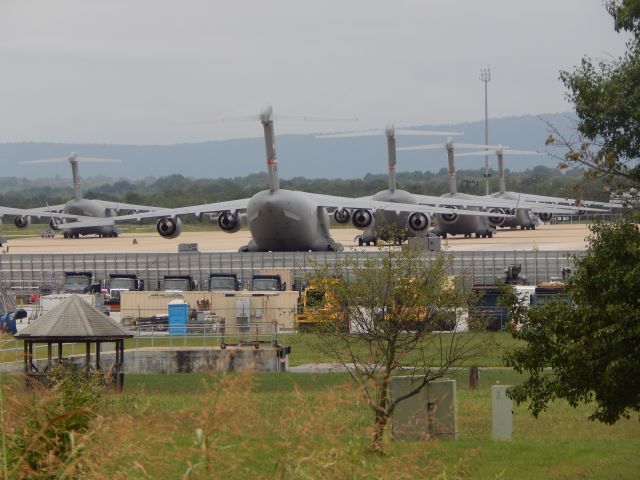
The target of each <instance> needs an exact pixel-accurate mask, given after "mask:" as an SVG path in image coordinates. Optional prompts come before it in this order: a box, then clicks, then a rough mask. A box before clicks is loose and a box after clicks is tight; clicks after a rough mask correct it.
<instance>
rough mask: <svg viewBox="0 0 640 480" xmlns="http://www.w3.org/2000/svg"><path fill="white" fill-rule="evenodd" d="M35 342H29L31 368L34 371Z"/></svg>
mask: <svg viewBox="0 0 640 480" xmlns="http://www.w3.org/2000/svg"><path fill="white" fill-rule="evenodd" d="M33 367H34V365H33V342H29V370H30V371H33Z"/></svg>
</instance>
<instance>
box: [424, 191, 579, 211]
mask: <svg viewBox="0 0 640 480" xmlns="http://www.w3.org/2000/svg"><path fill="white" fill-rule="evenodd" d="M412 195H413V197H414V198H415V199H416V200H417V201H418V203H419V204H421V205H433V206H438V207H446V206H452V207H460V208H472V207H477V208H516V207H517V208H526V209H529V210H533V211H536V210H538V211H545V212H549V211H551V212H553V213H572V212H575V210H577V208H575V207H573V208H572V207H570V206H568V205H567V206H562V207H559V206H558V207H555V206H551V205H548V204H547V205H543V206H541V205H540V203H537V202H528V201H524V198H522V199H520V201H518V199H517V198H515V199H513V200H510V199H508V198H491V197H488V198H468V199H467V198H452V197H434V196H430V195H415V194H412Z"/></svg>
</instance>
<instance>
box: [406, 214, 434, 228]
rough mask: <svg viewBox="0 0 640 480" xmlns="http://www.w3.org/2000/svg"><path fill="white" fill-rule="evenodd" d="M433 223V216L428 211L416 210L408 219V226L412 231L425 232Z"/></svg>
mask: <svg viewBox="0 0 640 480" xmlns="http://www.w3.org/2000/svg"><path fill="white" fill-rule="evenodd" d="M430 225H431V216H430V215H429V214H428V213H421V212H414V213H412V214H411V215H409V218H408V219H407V227H408V228H409V230H411V231H412V232H415V233H417V232H424V231H425V230H426V229H427V228H429V226H430Z"/></svg>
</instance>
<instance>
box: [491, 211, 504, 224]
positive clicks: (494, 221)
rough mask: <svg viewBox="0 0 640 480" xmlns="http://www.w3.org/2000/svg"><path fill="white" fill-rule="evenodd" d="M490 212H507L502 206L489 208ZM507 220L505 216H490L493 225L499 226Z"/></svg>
mask: <svg viewBox="0 0 640 480" xmlns="http://www.w3.org/2000/svg"><path fill="white" fill-rule="evenodd" d="M489 213H499V214H503V213H505V211H504V210H502V209H501V208H490V209H489ZM504 221H505V218H504V217H497V216H496V217H489V224H490V225H491V226H492V227H499V226H500V225H502V224H503V223H504Z"/></svg>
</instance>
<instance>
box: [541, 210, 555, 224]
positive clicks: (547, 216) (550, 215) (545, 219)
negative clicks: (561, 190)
mask: <svg viewBox="0 0 640 480" xmlns="http://www.w3.org/2000/svg"><path fill="white" fill-rule="evenodd" d="M538 217H540V220H542V221H543V222H550V221H551V219H552V218H553V213H551V212H542V213H540V214H538Z"/></svg>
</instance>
